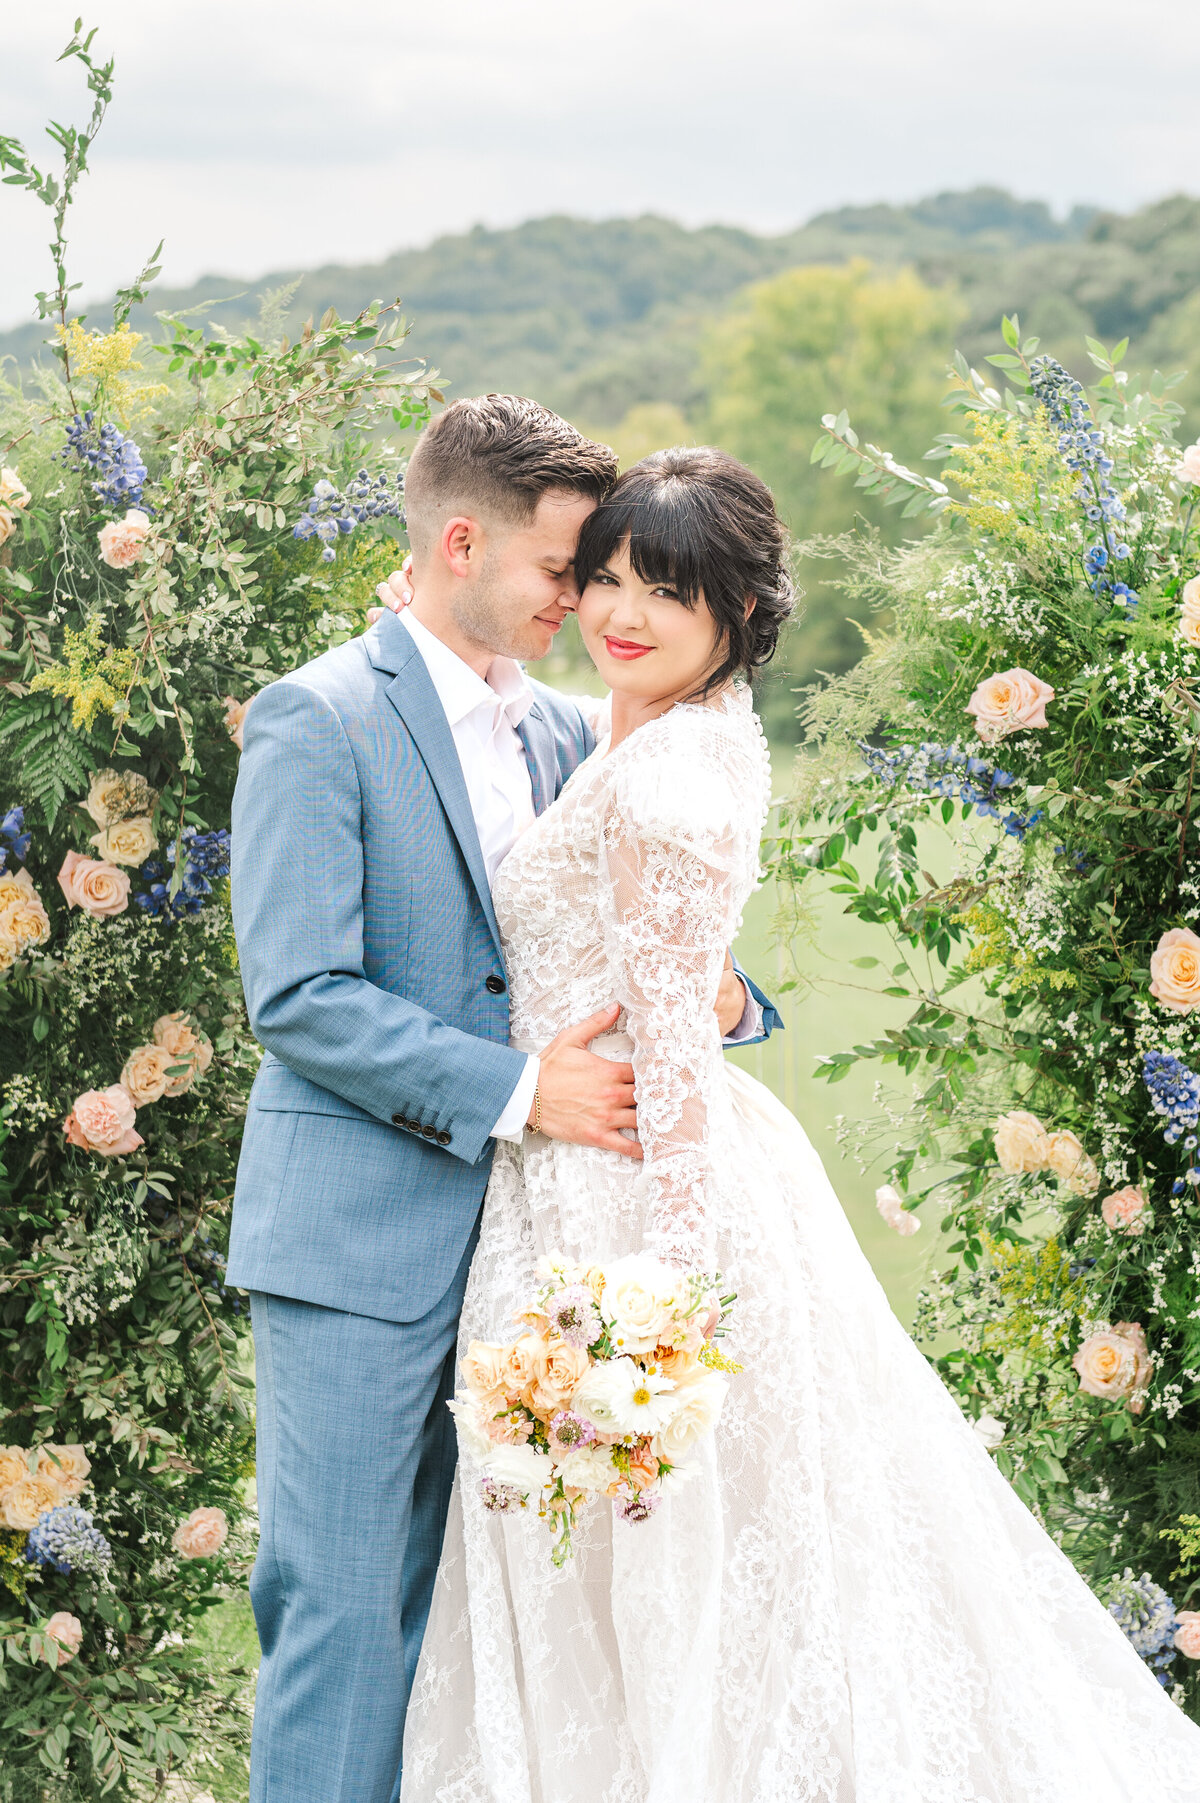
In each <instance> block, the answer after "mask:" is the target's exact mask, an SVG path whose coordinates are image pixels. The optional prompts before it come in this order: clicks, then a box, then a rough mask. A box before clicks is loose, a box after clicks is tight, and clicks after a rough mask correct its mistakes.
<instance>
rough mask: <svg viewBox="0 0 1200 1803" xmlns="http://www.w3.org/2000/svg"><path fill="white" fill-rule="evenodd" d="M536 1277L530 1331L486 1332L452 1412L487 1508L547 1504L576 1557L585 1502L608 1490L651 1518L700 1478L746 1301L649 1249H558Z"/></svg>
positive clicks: (625, 1511) (632, 1517) (625, 1509)
mask: <svg viewBox="0 0 1200 1803" xmlns="http://www.w3.org/2000/svg"><path fill="white" fill-rule="evenodd" d="M535 1274H536V1277H537V1280H538V1286H539V1287H538V1289H537V1291H536V1293H535V1295H534V1297H533V1298H532V1300H531V1301H530V1303H529V1304H528V1306H527V1307H526V1308H524V1309H522V1310H520V1311H519V1313H518V1314H517V1316H516V1319H517V1320H518V1321H519V1322H520V1323H521V1325H522V1326H523V1327H524V1329H525V1331H524V1332H523V1333H522V1334H521V1335H520V1337H519V1338H518V1339H516V1340H512V1341H509V1342H507V1343H506V1344H491V1343H488V1342H485V1341H481V1340H474V1341H472V1343H471V1344H470V1346H468V1348H467V1354H466V1357H465V1358H464V1359H463V1362H462V1379H463V1382H464V1384H465V1386H466V1388H465V1391H464V1392H460V1394H459V1395H458V1397H457V1398H456V1400H455V1401H454V1402H452V1403H451V1404H450V1408H451V1409H452V1410H453V1411H454V1414H455V1417H456V1420H457V1423H458V1432H459V1440H460V1444H461V1445H462V1447H463V1450H464V1451H465V1452H466V1453H467V1454H468V1456H469V1457H470V1458H471V1459H472V1460H473V1461H474V1462H475V1463H476V1464H477V1465H478V1466H479V1468H480V1470H481V1472H482V1478H481V1483H480V1492H481V1495H482V1497H483V1500H484V1503H485V1504H486V1506H487V1507H488V1508H489V1509H492V1510H495V1511H496V1512H497V1513H500V1514H504V1513H507V1512H508V1511H509V1510H512V1509H519V1508H520V1509H523V1508H527V1507H529V1505H530V1504H531V1502H533V1501H534V1499H536V1506H537V1511H538V1514H539V1515H540V1516H542V1518H543V1519H544V1520H545V1521H546V1522H547V1523H548V1524H549V1527H550V1531H551V1536H552V1555H551V1556H552V1558H553V1560H554V1563H555V1565H562V1564H563V1563H564V1562H565V1560H566V1559H567V1558H568V1557H569V1556H570V1552H571V1535H572V1529H573V1527H574V1525H575V1519H576V1511H577V1510H578V1509H579V1508H580V1507H581V1506H583V1505H585V1504H587V1503H589V1502H591V1501H592V1500H593V1499H594V1498H596V1497H599V1496H607V1497H611V1498H612V1501H613V1506H614V1508H615V1510H616V1513H617V1515H618V1516H619V1517H620V1518H621V1519H622V1520H623V1521H629V1522H637V1521H646V1520H648V1519H649V1517H650V1516H651V1515H652V1514H653V1513H654V1511H655V1510H656V1509H657V1508H658V1507H659V1504H660V1503H661V1501H662V1498H663V1496H664V1495H665V1494H667V1493H668V1492H669V1490H670V1489H671V1488H672V1487H673V1486H675V1485H678V1484H680V1483H682V1482H684V1481H685V1480H686V1479H687V1478H688V1477H689V1476H690V1475H691V1470H692V1468H691V1467H690V1466H689V1464H688V1462H687V1460H688V1455H689V1453H691V1452H692V1450H693V1449H694V1448H695V1446H696V1444H697V1443H698V1442H699V1441H700V1440H701V1439H702V1438H703V1437H704V1436H705V1435H706V1434H709V1433H711V1432H712V1430H713V1428H714V1427H715V1426H716V1423H717V1420H718V1418H719V1416H720V1413H721V1409H722V1407H723V1405H724V1402H725V1395H726V1391H727V1389H728V1379H727V1377H726V1375H725V1373H733V1372H737V1371H738V1370H740V1369H741V1367H740V1366H739V1365H736V1364H734V1363H733V1362H732V1361H731V1360H729V1359H727V1358H726V1357H725V1356H724V1355H723V1354H722V1353H721V1352H720V1351H719V1350H718V1348H717V1346H716V1343H715V1342H716V1339H717V1336H718V1335H719V1333H720V1331H721V1328H722V1324H723V1323H724V1321H725V1319H726V1317H727V1316H728V1313H729V1310H730V1307H731V1305H732V1303H733V1301H734V1297H733V1296H731V1295H727V1296H722V1295H720V1294H719V1290H720V1281H721V1280H720V1278H719V1277H717V1276H714V1275H713V1274H712V1273H711V1272H705V1271H678V1270H675V1269H673V1268H672V1267H670V1266H669V1265H665V1264H662V1263H660V1262H659V1260H657V1259H655V1258H651V1257H650V1256H649V1255H648V1254H646V1253H635V1254H633V1255H631V1256H629V1257H625V1258H619V1259H614V1260H612V1261H611V1262H609V1263H607V1264H596V1265H582V1264H573V1263H572V1262H571V1261H570V1260H568V1259H566V1258H564V1257H563V1256H562V1255H561V1254H560V1253H551V1254H549V1255H548V1256H547V1257H545V1258H543V1259H540V1260H539V1261H538V1265H537V1269H536V1273H535Z"/></svg>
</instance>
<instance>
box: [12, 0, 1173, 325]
mask: <svg viewBox="0 0 1200 1803" xmlns="http://www.w3.org/2000/svg"><path fill="white" fill-rule="evenodd" d="M79 3H80V0H69V4H68V3H64V0H42V4H41V6H40V7H39V8H38V9H37V10H36V11H35V10H34V9H28V10H27V11H26V12H25V14H24V15H18V16H15V17H9V18H6V21H5V54H4V62H3V65H2V67H0V129H3V130H4V131H6V132H9V133H12V134H15V135H18V136H21V137H23V138H25V139H26V140H27V141H28V142H29V143H30V145H31V148H33V147H38V148H40V145H41V144H44V143H45V140H42V139H40V128H41V125H42V123H43V121H44V119H45V118H46V116H47V115H48V114H53V115H54V116H56V117H60V118H61V117H64V116H65V117H70V118H76V119H78V118H79V117H80V116H81V113H82V107H83V101H82V97H81V94H80V86H81V84H80V82H79V79H78V75H77V73H76V72H75V71H74V70H73V69H72V66H71V65H70V64H65V65H58V66H56V65H55V63H54V57H55V56H56V54H57V52H58V50H59V49H61V47H62V45H63V44H64V43H65V42H66V39H67V38H68V37H69V35H70V31H71V26H72V24H73V19H74V14H75V9H76V6H77V5H78V4H79ZM98 10H99V11H100V12H101V14H102V26H101V31H100V33H99V35H98V37H97V42H96V48H97V49H98V50H101V49H103V51H104V52H106V53H111V54H113V55H114V56H115V57H116V60H117V93H116V101H115V104H114V106H113V109H112V113H111V115H110V118H109V121H108V122H107V123H106V125H105V127H104V130H103V133H102V135H101V137H100V139H99V141H98V145H97V150H96V154H95V173H94V174H93V175H92V176H91V177H90V178H89V180H88V183H87V184H86V186H85V188H84V191H83V198H82V200H81V203H80V207H79V210H78V218H77V223H76V226H75V230H74V244H75V252H74V257H73V265H74V269H75V272H76V274H77V275H79V276H81V277H82V279H83V280H84V283H85V292H87V293H90V294H98V293H102V292H105V291H109V290H111V288H112V287H113V286H114V284H115V283H116V282H117V281H118V280H121V279H124V278H126V277H127V276H128V275H129V274H130V273H131V272H132V270H133V268H134V267H135V265H136V264H137V262H138V259H139V258H140V256H141V255H143V254H144V252H145V251H147V250H148V249H150V248H152V246H153V244H154V242H155V241H156V240H157V238H158V237H160V236H165V237H166V239H167V249H166V271H165V274H166V277H167V278H168V279H170V280H173V281H179V282H183V281H189V280H192V279H194V278H195V277H196V276H198V275H201V274H203V273H204V272H206V271H213V270H218V271H223V272H232V273H235V274H244V275H246V276H247V277H248V278H253V277H255V276H257V275H259V274H261V273H262V272H264V271H265V270H267V269H269V268H272V267H274V268H278V267H280V266H296V267H304V266H310V265H312V264H316V263H320V262H325V261H344V260H354V261H359V260H365V259H369V258H375V257H382V256H385V255H386V254H388V252H390V251H392V250H394V249H396V248H397V247H399V246H403V245H406V244H416V243H420V242H423V241H426V240H428V238H430V237H431V236H433V235H434V234H435V233H437V232H439V231H454V230H461V229H463V228H464V227H466V226H468V225H470V224H472V223H474V222H476V221H480V220H482V221H484V222H486V223H489V224H497V225H504V224H512V223H515V222H516V221H517V220H520V219H523V218H528V217H530V216H533V215H537V214H540V213H546V212H551V211H570V212H576V213H581V214H585V215H588V216H592V217H603V216H609V215H614V214H622V213H629V212H638V211H645V210H654V211H658V212H663V213H668V214H671V215H673V216H675V217H677V218H681V219H684V220H686V221H688V222H690V223H698V222H701V221H705V220H712V219H721V220H725V221H729V222H732V223H743V224H746V225H749V226H753V227H756V228H759V229H778V230H782V229H785V228H787V227H788V226H791V225H794V224H797V223H799V222H800V221H801V220H802V219H804V218H806V217H808V216H809V215H810V214H812V213H813V212H815V211H817V210H819V209H821V208H825V207H830V206H836V205H838V204H840V203H841V202H844V201H870V200H876V199H892V200H901V199H912V198H915V197H917V196H918V195H921V194H926V193H930V192H933V191H935V190H937V189H939V188H945V187H965V186H969V185H971V184H972V183H974V182H982V181H988V182H995V183H999V184H1003V185H1005V186H1009V187H1012V188H1013V189H1015V190H1016V191H1018V192H1020V193H1022V194H1027V195H1032V196H1038V197H1042V198H1045V199H1048V200H1050V201H1051V202H1052V203H1053V204H1055V205H1057V206H1060V207H1062V206H1067V205H1070V204H1071V203H1072V202H1074V201H1076V200H1091V201H1098V202H1101V203H1103V204H1109V205H1113V206H1122V207H1124V206H1132V205H1136V204H1138V203H1140V202H1142V201H1144V200H1146V199H1150V198H1153V197H1154V196H1156V195H1159V194H1162V193H1167V192H1170V191H1172V190H1174V189H1177V188H1179V187H1180V186H1183V185H1186V184H1187V182H1188V181H1189V180H1192V179H1193V178H1192V176H1191V172H1192V171H1193V170H1194V169H1196V168H1197V167H1200V158H1198V156H1197V151H1198V150H1200V143H1198V139H1200V126H1198V125H1197V122H1196V120H1197V114H1196V110H1195V106H1194V100H1193V95H1194V92H1195V90H1196V86H1197V76H1198V75H1200V66H1198V65H1200V38H1198V37H1197V34H1196V33H1195V31H1194V29H1193V25H1192V15H1191V8H1190V4H1189V0H1143V3H1142V5H1141V7H1140V8H1139V11H1138V15H1137V24H1136V29H1135V30H1131V29H1130V19H1129V13H1128V9H1127V7H1126V6H1125V5H1124V4H1123V3H1121V4H1118V0H1087V3H1084V0H1009V3H1008V4H1007V5H1006V7H1005V8H1004V9H1003V12H1002V13H1000V12H998V10H997V9H996V8H995V7H993V6H991V5H984V4H982V3H981V0H958V3H957V4H954V5H950V4H948V3H947V0H906V3H905V4H904V5H903V6H897V5H896V4H895V3H894V0H856V4H855V5H854V6H853V7H850V6H837V5H830V4H829V0H738V4H736V5H734V4H731V3H730V0H610V3H609V4H608V5H605V6H600V5H591V6H587V7H584V6H582V5H579V4H578V0H576V3H574V4H572V0H505V4H504V5H502V6H501V5H497V4H496V3H495V0H441V3H440V5H439V6H438V7H437V8H436V9H435V8H434V7H432V6H431V5H430V4H429V0H424V4H422V6H420V7H419V8H418V7H417V6H415V5H413V4H411V0H410V4H409V5H407V6H404V5H403V4H397V0H356V4H355V5H354V7H353V8H346V9H344V10H341V9H334V8H331V7H329V6H328V5H327V4H323V3H319V0H250V3H249V4H247V3H246V0H206V3H205V4H204V5H203V6H200V5H197V4H194V0H182V3H179V0H177V3H176V4H173V5H171V4H169V5H166V6H164V5H162V4H161V0H105V5H104V7H103V9H98ZM1000 20H1002V21H1003V24H1002V25H1001V24H1000V23H998V21H1000ZM39 140H40V142H39ZM0 234H2V237H0V242H2V243H3V245H4V253H5V254H4V255H3V256H2V257H0V320H3V319H10V318H12V317H15V316H16V315H18V314H19V313H21V312H22V311H23V310H24V307H25V305H26V297H27V296H28V294H29V293H30V292H31V290H32V289H33V288H34V287H35V286H42V285H44V283H45V281H46V279H47V272H48V264H47V261H46V258H45V254H44V244H45V242H46V238H47V233H46V230H45V220H44V218H43V217H42V216H41V212H40V209H38V208H37V207H36V206H35V205H34V204H33V203H32V202H31V201H30V200H29V199H28V197H27V196H25V195H23V194H20V193H18V192H16V191H15V190H13V189H12V188H3V189H0Z"/></svg>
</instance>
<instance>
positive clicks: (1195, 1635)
mask: <svg viewBox="0 0 1200 1803" xmlns="http://www.w3.org/2000/svg"><path fill="white" fill-rule="evenodd" d="M1197 479H1198V480H1200V478H1197ZM1175 1620H1176V1623H1177V1624H1178V1625H1177V1627H1176V1629H1175V1646H1176V1649H1177V1650H1178V1651H1179V1652H1181V1653H1182V1654H1183V1656H1184V1658H1185V1659H1200V1609H1181V1610H1180V1611H1179V1613H1178V1615H1176V1617H1175Z"/></svg>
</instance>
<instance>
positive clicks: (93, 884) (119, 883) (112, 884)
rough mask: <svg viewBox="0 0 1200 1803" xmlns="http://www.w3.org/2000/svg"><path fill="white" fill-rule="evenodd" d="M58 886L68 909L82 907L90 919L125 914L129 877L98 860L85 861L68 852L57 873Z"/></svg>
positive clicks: (127, 901) (125, 873) (101, 918)
mask: <svg viewBox="0 0 1200 1803" xmlns="http://www.w3.org/2000/svg"><path fill="white" fill-rule="evenodd" d="M58 886H59V888H60V889H61V890H62V892H63V894H64V895H65V896H66V898H67V906H68V907H69V908H82V909H83V911H84V913H85V914H90V915H91V916H92V918H93V920H107V919H110V918H111V917H112V916H113V915H114V914H124V912H125V910H126V908H127V907H128V906H129V876H128V873H127V872H126V871H124V870H118V868H117V866H116V865H115V864H108V863H105V862H104V860H103V859H101V858H84V857H81V856H80V854H79V853H78V852H77V851H69V852H68V853H67V855H66V857H65V858H64V859H63V865H62V869H61V870H60V871H59V873H58Z"/></svg>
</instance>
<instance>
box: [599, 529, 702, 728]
mask: <svg viewBox="0 0 1200 1803" xmlns="http://www.w3.org/2000/svg"><path fill="white" fill-rule="evenodd" d="M578 611H579V629H580V631H581V632H582V633H583V642H584V644H585V645H586V646H587V649H588V655H589V656H590V657H591V659H592V662H593V663H594V664H595V666H596V668H597V670H599V672H600V675H601V676H602V677H603V679H604V681H605V682H606V683H607V684H608V686H609V688H610V689H613V690H614V691H615V692H616V693H618V694H622V695H631V696H636V697H637V698H638V699H639V700H641V701H659V700H666V699H667V698H669V697H677V696H678V697H683V696H688V695H691V694H693V693H694V692H695V691H696V690H697V689H699V688H700V687H701V686H702V684H703V681H704V679H705V677H706V676H707V675H708V674H709V672H710V671H711V670H712V669H714V668H715V666H716V664H717V663H718V662H719V659H720V651H721V637H720V633H719V632H718V629H717V623H716V621H715V620H714V619H713V617H712V614H711V613H710V612H709V610H708V604H707V602H706V601H705V599H704V597H703V595H701V597H700V599H699V601H698V602H697V603H696V606H695V607H694V608H693V607H685V606H684V604H683V602H682V601H681V600H680V599H679V596H678V593H677V591H676V590H675V589H674V588H672V586H671V584H670V583H661V582H660V583H650V582H644V581H643V580H642V578H641V577H640V576H639V575H638V574H637V571H636V570H635V569H634V568H633V566H632V564H631V563H630V561H629V547H628V544H625V545H622V546H621V549H620V550H619V551H618V552H617V553H616V555H615V556H614V557H612V558H611V559H610V561H609V562H608V563H606V564H604V565H602V566H601V568H600V569H598V570H597V571H596V573H595V575H594V576H593V577H592V580H591V581H590V582H589V583H588V585H587V587H586V588H585V589H584V591H583V593H582V595H580V597H579V610H578Z"/></svg>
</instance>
